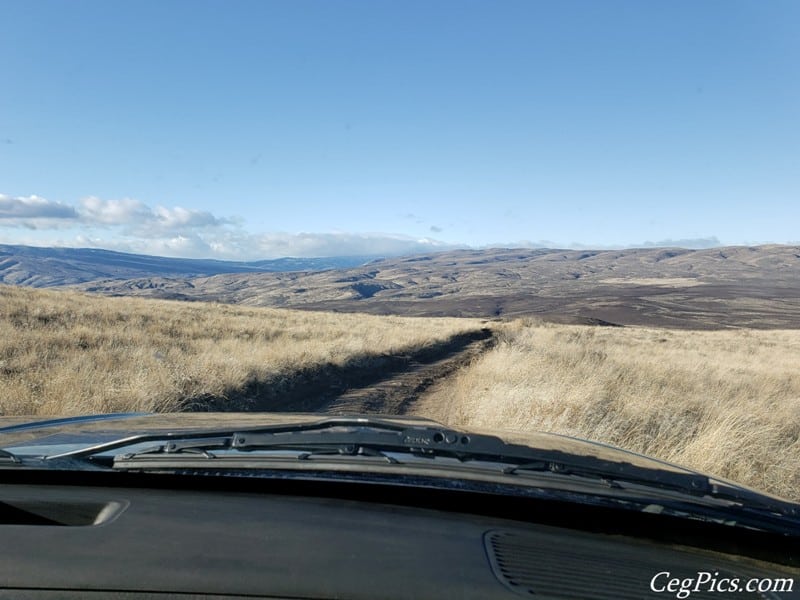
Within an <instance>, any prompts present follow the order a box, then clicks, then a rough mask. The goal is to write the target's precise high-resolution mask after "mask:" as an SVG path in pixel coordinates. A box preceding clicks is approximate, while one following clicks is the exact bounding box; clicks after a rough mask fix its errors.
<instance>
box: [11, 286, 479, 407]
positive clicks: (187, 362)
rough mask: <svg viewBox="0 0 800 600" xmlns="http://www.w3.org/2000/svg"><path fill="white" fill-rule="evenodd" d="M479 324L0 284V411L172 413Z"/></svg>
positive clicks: (408, 347) (405, 349)
mask: <svg viewBox="0 0 800 600" xmlns="http://www.w3.org/2000/svg"><path fill="white" fill-rule="evenodd" d="M479 328H480V322H479V321H476V320H468V319H448V318H442V319H418V318H403V317H374V316H363V315H353V314H334V313H314V312H303V311H289V310H277V309H267V308H245V307H239V306H231V305H221V304H206V303H187V302H176V301H164V300H145V299H136V298H103V297H93V296H89V295H84V294H79V293H75V292H65V291H43V290H33V289H29V288H16V287H9V286H0V413H2V414H3V415H75V414H91V413H98V412H118V411H177V410H181V409H182V408H184V407H185V406H186V404H187V403H189V402H191V400H192V399H194V398H198V397H202V396H209V395H210V396H215V397H225V395H226V394H228V393H231V392H235V391H236V390H242V389H243V388H245V387H246V385H247V384H248V383H250V382H252V381H256V380H257V381H261V382H266V383H268V384H273V385H276V386H280V385H284V384H285V383H286V380H287V378H288V377H290V376H291V375H292V374H294V373H297V372H300V371H312V372H313V371H314V370H315V369H317V368H320V367H323V366H325V365H344V364H345V363H348V364H351V365H352V364H359V362H362V363H363V362H368V361H369V360H370V359H371V358H372V357H376V356H379V355H381V354H386V353H388V354H396V353H401V352H408V351H412V350H416V349H420V348H423V347H426V346H429V345H431V344H433V343H435V342H437V341H441V340H446V339H448V338H449V337H450V336H452V335H454V334H456V333H460V332H464V331H468V330H476V329H479Z"/></svg>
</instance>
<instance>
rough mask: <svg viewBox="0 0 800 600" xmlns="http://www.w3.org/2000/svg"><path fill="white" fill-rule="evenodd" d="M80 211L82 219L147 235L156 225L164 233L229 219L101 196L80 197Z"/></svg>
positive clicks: (87, 222)
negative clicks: (102, 197)
mask: <svg viewBox="0 0 800 600" xmlns="http://www.w3.org/2000/svg"><path fill="white" fill-rule="evenodd" d="M78 212H79V214H80V218H81V221H82V222H83V223H85V224H87V225H106V226H124V227H128V228H131V229H134V230H135V231H136V232H137V233H138V234H139V235H144V236H147V235H150V234H153V229H154V228H155V229H157V230H159V232H161V233H163V232H165V231H183V230H186V229H194V228H202V227H216V226H219V225H223V224H226V223H227V222H228V221H227V220H225V219H220V218H218V217H215V216H214V215H212V214H211V213H210V212H207V211H202V210H190V209H187V208H183V207H181V206H176V207H174V208H166V207H164V206H157V207H155V208H150V207H149V206H147V205H146V204H145V203H144V202H141V201H140V200H134V199H131V198H124V199H122V200H101V199H100V198H96V197H94V196H91V197H89V198H84V199H83V200H81V201H80V208H79V209H78Z"/></svg>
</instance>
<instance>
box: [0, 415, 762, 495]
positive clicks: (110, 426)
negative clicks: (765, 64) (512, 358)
mask: <svg viewBox="0 0 800 600" xmlns="http://www.w3.org/2000/svg"><path fill="white" fill-rule="evenodd" d="M354 416H355V417H359V416H358V415H354ZM361 417H362V418H364V419H376V418H377V419H380V420H383V421H391V422H394V423H397V424H401V425H405V426H422V427H436V428H446V427H449V426H446V425H443V424H441V423H437V422H436V421H433V420H430V419H426V418H421V417H409V416H391V415H362V416H361ZM326 418H329V417H328V416H326V415H320V414H314V413H253V412H248V413H121V414H119V413H118V414H100V415H86V416H77V417H59V418H51V417H2V418H0V448H5V449H9V448H17V449H19V448H23V447H32V446H35V447H42V446H47V447H49V446H52V447H53V448H54V449H55V448H56V447H58V450H57V451H56V450H54V452H53V453H56V452H59V453H60V452H66V451H69V450H70V449H71V450H78V449H81V448H88V447H90V446H94V445H97V444H102V443H106V442H111V441H113V440H117V439H121V438H126V437H131V436H136V435H145V434H168V433H169V434H173V435H174V434H178V435H179V434H181V433H189V432H198V431H204V430H239V429H242V430H245V429H253V428H258V427H264V426H275V425H288V424H295V423H313V422H316V421H321V420H324V419H326ZM455 429H459V428H455ZM464 431H465V432H468V433H473V434H487V435H493V436H496V437H499V438H500V439H502V440H503V441H505V442H507V443H510V444H522V445H524V446H528V447H530V448H535V449H537V450H543V451H558V452H562V453H565V454H570V455H575V456H577V457H583V456H591V457H595V458H598V459H601V460H606V461H613V462H619V463H627V464H631V465H634V466H637V467H642V468H651V469H660V470H662V471H673V472H676V473H691V474H701V473H698V472H697V471H693V470H691V469H687V468H684V467H680V466H677V465H674V464H671V463H668V462H665V461H662V460H658V459H654V458H651V457H648V456H645V455H642V454H638V453H635V452H631V451H627V450H622V449H620V448H616V447H614V446H610V445H608V444H603V443H600V442H595V441H590V440H584V439H578V438H573V437H569V436H565V435H560V434H554V433H546V432H520V431H497V430H487V429H478V428H469V430H464ZM43 454H50V453H49V452H47V453H43ZM713 480H714V481H715V482H720V483H724V484H726V485H730V486H735V487H737V488H739V489H742V490H748V491H751V492H756V493H759V494H763V492H760V491H757V490H752V489H749V488H746V487H745V486H741V485H739V484H737V483H734V482H730V481H726V480H724V479H722V478H718V477H713Z"/></svg>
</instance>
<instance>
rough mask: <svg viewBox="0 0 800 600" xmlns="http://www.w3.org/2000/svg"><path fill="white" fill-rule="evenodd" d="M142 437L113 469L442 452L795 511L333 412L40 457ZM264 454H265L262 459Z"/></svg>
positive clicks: (507, 467)
mask: <svg viewBox="0 0 800 600" xmlns="http://www.w3.org/2000/svg"><path fill="white" fill-rule="evenodd" d="M145 442H154V446H153V447H151V448H145V449H143V450H140V451H138V452H134V453H128V454H121V455H119V456H117V457H115V458H114V463H113V464H114V467H115V468H148V467H151V466H159V468H168V467H167V465H169V466H174V467H175V468H179V466H180V464H181V461H182V460H184V459H188V457H187V455H191V458H192V459H195V458H197V457H198V456H202V457H204V458H207V459H210V460H213V459H215V458H217V456H218V454H217V453H218V452H225V457H226V463H227V464H228V465H231V464H235V458H231V455H235V454H239V453H241V454H242V455H245V454H250V453H253V454H257V453H259V452H261V453H269V452H272V451H282V450H290V451H295V452H296V453H297V454H296V455H295V456H294V458H295V459H297V460H308V459H311V458H314V457H322V456H325V455H330V456H334V457H336V456H337V455H339V456H342V457H347V456H351V457H352V456H358V457H373V458H374V457H377V458H384V459H386V460H387V462H390V463H400V462H401V461H400V460H398V459H397V458H396V457H392V456H390V455H391V454H392V453H394V454H397V455H403V454H405V455H409V456H412V457H414V458H430V459H435V458H440V457H447V458H451V459H456V460H457V461H458V462H459V463H477V462H480V463H488V464H495V465H498V466H499V467H500V468H499V472H500V473H503V474H505V475H509V476H517V477H525V476H526V474H535V473H536V472H550V473H554V474H559V475H564V476H576V477H587V478H595V479H597V480H599V481H601V482H604V483H606V484H608V485H610V486H611V487H621V485H620V484H635V485H639V486H643V487H646V488H650V489H659V490H665V491H672V492H678V493H680V494H684V495H687V496H693V497H698V498H701V497H704V496H708V497H712V498H715V499H718V500H726V501H729V502H732V503H740V504H741V505H742V506H743V507H746V508H748V509H750V510H757V511H764V512H768V513H771V514H775V515H781V516H785V517H790V518H793V519H797V518H798V517H799V516H800V512H798V507H797V506H796V505H794V504H792V503H788V502H782V501H780V500H777V499H772V498H769V497H766V496H761V495H759V494H755V493H752V492H749V491H747V490H740V489H738V488H735V487H731V486H727V485H725V484H719V483H717V482H712V481H711V480H710V479H709V478H708V477H706V476H705V475H701V474H697V473H693V472H691V471H678V470H671V469H668V468H663V469H662V468H658V467H642V466H638V465H634V464H631V463H628V462H618V461H612V460H605V459H601V458H598V457H596V456H591V455H576V454H571V453H568V452H563V451H559V450H543V449H538V448H531V447H529V446H525V445H521V444H511V443H507V442H505V441H503V440H502V439H501V438H499V437H496V436H491V435H485V434H472V433H466V432H460V431H456V430H452V429H447V428H442V427H433V426H429V425H427V424H425V425H413V424H412V425H409V424H403V423H396V422H392V421H388V420H384V419H375V418H348V417H334V418H326V419H322V420H319V421H312V422H307V423H294V424H290V425H274V426H266V427H258V428H252V429H238V430H216V431H215V430H212V431H209V430H204V431H198V432H189V433H186V432H177V433H168V434H164V433H158V434H142V435H136V436H130V437H128V438H123V439H120V440H115V441H112V442H108V443H104V444H99V445H96V446H93V447H90V448H85V449H82V450H78V451H73V452H68V453H63V454H59V455H53V456H49V457H47V460H58V459H64V458H71V459H76V458H84V459H92V457H97V456H98V455H101V454H106V455H107V454H108V453H109V452H110V451H113V450H116V449H124V448H125V447H130V446H131V445H134V444H142V443H145ZM265 458H266V459H269V458H270V456H266V457H265ZM106 460H107V459H106ZM243 460H244V459H243ZM168 461H169V462H168ZM403 464H405V462H404V463H403ZM465 466H466V465H465ZM232 468H233V467H232ZM480 468H481V469H483V470H486V469H488V468H489V466H488V465H487V464H481V465H480Z"/></svg>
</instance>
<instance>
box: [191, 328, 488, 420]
mask: <svg viewBox="0 0 800 600" xmlns="http://www.w3.org/2000/svg"><path fill="white" fill-rule="evenodd" d="M492 335H493V334H492V331H491V329H481V330H477V331H472V332H469V333H462V334H459V335H455V336H453V337H451V338H448V339H447V340H443V341H441V342H438V343H436V344H432V345H430V346H425V347H424V348H421V349H419V350H417V351H416V352H410V353H407V354H379V355H359V356H355V357H353V358H352V359H351V360H349V361H347V362H346V363H345V364H343V365H334V364H324V365H320V366H318V367H315V368H313V369H301V370H299V371H295V372H293V373H290V374H288V375H286V376H284V377H282V378H280V380H268V381H261V380H256V381H252V382H250V383H248V384H247V385H246V386H244V387H241V388H231V389H229V390H226V391H225V393H224V394H223V395H222V396H211V395H208V396H198V397H194V398H189V399H187V400H186V401H185V402H184V404H183V407H182V409H181V410H183V411H185V412H261V411H266V412H315V411H318V410H320V409H321V408H322V407H324V406H325V405H326V404H328V403H329V402H330V401H331V400H333V399H334V398H336V397H337V396H340V395H341V394H343V393H344V392H346V391H348V390H351V389H358V388H366V387H369V386H371V385H375V384H377V383H380V382H381V381H384V380H386V379H391V378H392V377H395V376H397V375H399V374H400V373H404V372H406V371H409V370H410V369H414V368H419V366H420V365H422V366H424V365H426V364H429V363H433V362H436V361H438V360H442V359H445V358H449V357H451V356H455V355H456V354H458V353H460V352H463V351H464V349H465V348H466V347H467V346H469V345H470V344H471V343H473V342H476V341H480V340H486V339H489V338H490V337H492Z"/></svg>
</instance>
